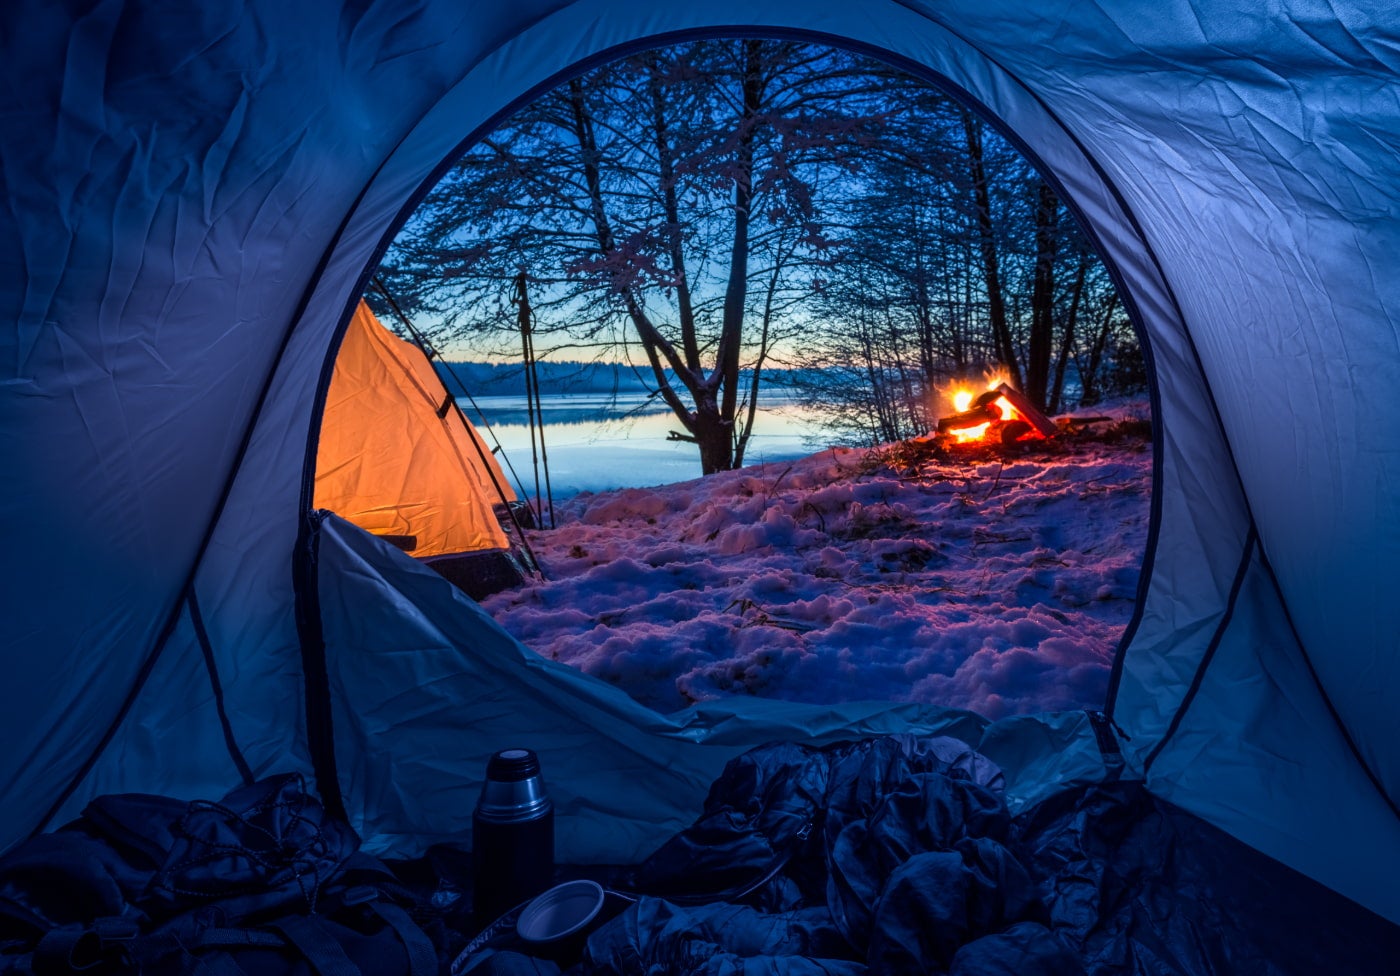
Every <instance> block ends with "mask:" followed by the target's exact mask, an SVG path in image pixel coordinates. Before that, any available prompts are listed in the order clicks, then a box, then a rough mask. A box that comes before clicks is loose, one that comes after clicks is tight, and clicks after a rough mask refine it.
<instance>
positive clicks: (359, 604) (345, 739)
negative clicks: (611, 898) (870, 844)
mask: <svg viewBox="0 0 1400 976" xmlns="http://www.w3.org/2000/svg"><path fill="white" fill-rule="evenodd" d="M318 552H319V561H318V571H319V572H320V575H321V604H322V610H323V612H324V614H325V621H326V625H325V641H326V658H327V663H328V670H329V672H330V683H331V686H332V689H333V691H334V698H333V702H334V705H335V714H334V721H335V729H336V760H337V765H338V767H339V772H340V777H341V782H342V786H343V787H344V791H345V798H346V805H347V808H348V811H349V815H350V817H351V822H352V824H353V825H354V827H355V829H356V830H357V831H358V832H359V833H360V835H361V836H362V837H364V838H365V839H366V849H368V850H370V851H371V852H372V853H377V854H378V853H392V854H413V853H418V852H421V851H422V850H423V849H424V848H425V847H427V846H428V845H430V844H432V843H435V842H438V841H451V842H456V843H470V835H471V817H472V810H473V808H474V807H475V805H476V801H477V798H478V795H479V794H480V791H481V784H482V781H483V779H484V776H485V772H486V762H487V760H488V759H490V757H491V755H492V754H493V753H495V752H497V751H499V750H501V749H506V748H511V747H513V746H517V747H518V746H520V745H522V744H523V745H526V746H528V748H530V749H532V750H534V752H535V753H536V754H537V755H538V756H539V759H540V765H541V767H542V768H543V770H544V778H545V783H546V785H547V788H548V790H549V793H550V796H551V798H552V799H553V801H554V805H555V835H556V836H555V848H556V850H557V851H558V852H559V855H560V857H561V858H562V859H563V860H565V861H572V862H575V863H580V862H582V863H587V862H600V861H611V862H615V863H630V862H633V861H636V860H638V859H639V858H640V857H641V856H642V855H644V854H645V853H646V852H647V851H649V850H651V849H652V848H654V847H656V846H657V845H658V844H660V843H661V842H662V841H663V840H665V839H666V838H667V837H668V836H670V835H671V834H673V833H674V832H676V831H677V830H679V829H681V828H682V827H684V826H685V825H686V824H687V823H688V822H689V821H690V820H691V819H692V818H693V817H694V813H695V810H696V809H697V808H698V807H699V805H700V803H701V801H702V800H703V799H704V796H705V791H706V789H707V788H708V786H709V784H710V782H711V781H712V780H713V779H714V778H715V777H716V776H717V775H718V774H719V772H720V770H722V769H723V768H724V764H725V763H726V762H727V761H728V760H729V759H731V758H733V757H734V756H736V755H738V754H739V753H741V752H743V751H745V750H746V749H748V748H750V747H751V745H752V743H753V741H754V739H755V738H757V739H759V740H760V741H768V740H773V739H797V740H802V741H811V742H830V741H836V740H839V739H843V738H851V737H855V736H861V735H871V734H881V733H888V732H896V731H902V730H904V729H906V728H912V729H916V730H919V731H922V732H925V733H928V734H934V733H939V734H945V735H953V736H957V737H958V738H960V739H963V740H964V741H971V742H976V741H977V740H978V739H979V738H980V737H981V735H982V731H983V729H984V727H985V726H986V722H985V720H983V719H980V718H978V717H977V716H975V715H973V714H971V713H970V712H963V711H958V710H956V709H939V708H930V707H927V706H915V705H910V704H894V703H879V704H876V703H869V702H866V703H859V702H858V703H852V704H848V705H830V706H817V705H800V704H793V703H788V702H764V701H759V700H757V699H751V698H747V699H746V698H738V699H727V700H721V701H715V702H707V703H704V704H701V705H696V706H693V707H691V708H689V709H686V710H685V711H682V712H677V713H675V714H672V715H668V716H663V715H658V714H657V713H655V712H653V711H651V710H650V709H647V708H643V707H642V706H640V705H638V704H637V703H636V702H634V701H632V699H630V698H628V697H627V696H626V694H624V693H623V692H621V691H620V690H618V689H617V688H615V687H613V686H612V685H609V684H606V683H604V682H602V681H600V680H598V679H596V678H593V677H590V676H589V675H586V674H582V673H580V672H578V671H576V670H574V669H573V668H570V667H567V666H565V665H563V664H559V663H558V662H555V661H549V660H546V659H544V658H542V657H540V656H539V655H537V654H535V653H533V652H532V651H530V650H529V649H527V648H526V647H524V646H523V645H522V644H520V643H519V642H518V641H516V640H515V639H514V638H513V637H511V636H510V635H509V634H507V633H506V632H505V631H504V630H502V629H501V627H500V625H499V624H497V623H496V622H495V621H494V620H492V619H491V618H490V617H489V616H488V615H487V614H486V612H485V611H483V610H482V609H481V608H480V607H479V606H477V605H476V604H475V603H474V602H472V601H471V600H470V599H468V598H467V597H465V596H463V595H462V593H461V592H460V591H459V590H457V589H456V588H455V587H453V586H452V584H450V583H448V582H447V581H446V580H445V579H443V578H442V577H441V576H439V575H438V574H437V573H435V572H433V571H432V570H431V569H429V568H427V567H425V566H423V565H421V564H420V563H418V562H416V561H415V560H413V559H411V558H409V557H408V556H406V555H404V554H403V553H402V552H399V551H398V550H397V549H395V548H393V547H392V546H390V545H389V544H388V543H385V542H384V541H382V540H380V539H376V538H375V537H373V536H371V535H368V534H367V533H365V532H362V531H361V530H359V529H357V528H355V527H354V526H352V525H350V524H349V523H347V522H345V521H343V520H341V519H338V518H336V517H334V516H328V517H326V519H325V520H324V521H323V522H322V523H321V527H320V539H319V542H318ZM405 605H408V606H412V607H414V608H415V613H414V614H413V616H411V617H405V616H403V615H401V614H400V612H399V610H398V608H400V607H403V606H405ZM542 715H548V716H549V717H550V718H549V721H548V722H541V721H540V716H542Z"/></svg>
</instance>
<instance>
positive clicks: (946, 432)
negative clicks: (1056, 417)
mask: <svg viewBox="0 0 1400 976" xmlns="http://www.w3.org/2000/svg"><path fill="white" fill-rule="evenodd" d="M944 395H945V396H946V397H947V398H948V400H949V401H950V402H951V404H952V407H953V410H954V413H952V414H951V415H949V416H946V417H942V418H940V419H939V421H938V436H939V437H940V438H946V439H947V440H948V442H950V443H952V444H975V443H979V442H983V441H988V440H996V441H999V442H1000V443H1002V444H1011V443H1014V442H1016V441H1027V440H1044V439H1046V438H1049V437H1054V436H1055V433H1056V428H1055V424H1054V422H1053V421H1051V420H1050V418H1049V417H1046V416H1045V414H1043V413H1041V412H1040V411H1039V410H1037V409H1036V408H1035V406H1034V405H1033V404H1032V403H1031V402H1030V401H1029V400H1027V399H1026V398H1025V396H1023V395H1022V394H1021V393H1020V392H1019V391H1017V390H1015V389H1013V388H1012V387H1011V386H1010V385H1009V384H1007V382H1006V381H1005V379H1004V377H1003V376H1002V375H1001V374H996V375H993V376H991V377H989V378H988V380H987V386H986V389H985V390H984V391H983V392H981V393H975V392H974V391H973V390H971V389H969V388H968V386H967V385H965V384H962V383H958V384H954V386H953V387H952V388H951V389H950V390H947V391H945V393H944Z"/></svg>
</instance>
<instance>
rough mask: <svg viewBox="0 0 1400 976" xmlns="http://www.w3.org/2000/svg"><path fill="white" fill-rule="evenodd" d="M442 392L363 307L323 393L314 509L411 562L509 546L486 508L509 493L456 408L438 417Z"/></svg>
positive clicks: (424, 361)
mask: <svg viewBox="0 0 1400 976" xmlns="http://www.w3.org/2000/svg"><path fill="white" fill-rule="evenodd" d="M448 396H449V395H448V393H447V391H446V390H445V389H444V388H443V385H442V381H441V380H439V379H438V376H437V373H436V372H435V371H434V370H433V366H432V364H431V363H430V362H428V358H427V356H425V355H424V354H423V352H422V350H420V349H419V348H418V347H416V346H414V345H413V344H412V343H409V342H406V341H404V340H403V339H400V338H398V337H397V336H395V335H393V334H392V333H390V332H389V330H388V329H386V328H384V325H383V323H381V322H380V321H379V320H378V319H377V318H375V315H374V313H373V312H371V311H370V308H369V306H368V305H367V304H365V302H364V301H361V302H360V303H359V305H357V306H356V307H355V314H354V315H353V316H351V318H350V325H349V326H348V327H347V328H346V330H345V337H344V338H343V339H342V340H341V344H340V349H339V351H338V352H337V353H336V359H335V371H334V372H333V373H332V374H331V385H330V389H329V391H328V392H327V394H326V406H325V412H324V414H323V415H322V418H321V433H320V443H319V445H318V450H317V455H316V493H315V505H316V507H317V508H324V509H328V510H330V511H332V512H335V513H336V514H337V515H340V516H341V517H342V518H345V519H347V520H348V521H350V522H353V523H354V524H355V525H358V526H359V527H360V528H362V529H364V530H366V531H367V532H373V533H374V534H375V535H396V536H400V537H402V538H403V539H404V543H403V544H402V545H401V546H400V548H402V549H403V550H404V551H405V552H407V553H408V554H409V555H411V556H420V557H421V556H440V555H444V554H447V553H458V552H475V551H476V550H479V549H505V548H507V547H508V545H509V540H508V539H507V538H506V534H505V532H504V531H502V529H501V526H500V523H499V522H498V521H497V520H496V516H495V513H494V512H493V511H492V507H493V506H494V505H495V504H496V503H497V502H509V501H513V500H514V498H515V495H514V492H512V491H511V490H510V487H509V483H508V482H507V481H506V478H505V475H504V473H503V472H502V471H501V466H500V464H499V463H498V462H497V461H496V459H495V457H494V456H493V455H492V454H491V452H490V450H489V449H488V448H487V447H486V446H485V443H484V442H483V441H482V440H481V435H480V434H478V433H477V432H476V431H475V429H473V428H472V426H471V425H470V424H469V423H468V422H467V420H466V418H465V417H463V416H462V412H461V411H460V410H458V409H457V407H456V406H455V405H453V404H449V405H448V409H447V410H446V411H445V412H444V413H442V415H441V416H440V415H439V412H440V408H441V407H442V405H443V404H444V401H445V400H446V399H447V398H448ZM498 486H499V487H498ZM502 495H504V496H505V497H502ZM409 540H412V541H409Z"/></svg>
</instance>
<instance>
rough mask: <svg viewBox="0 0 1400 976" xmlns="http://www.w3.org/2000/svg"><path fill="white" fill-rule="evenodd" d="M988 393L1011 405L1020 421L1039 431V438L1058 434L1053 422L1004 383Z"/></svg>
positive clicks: (1023, 396) (1022, 395)
mask: <svg viewBox="0 0 1400 976" xmlns="http://www.w3.org/2000/svg"><path fill="white" fill-rule="evenodd" d="M988 392H990V393H993V394H995V395H997V396H1000V397H1005V398H1006V402H1007V403H1009V404H1011V406H1012V407H1013V408H1014V409H1015V411H1016V414H1017V415H1018V416H1019V417H1020V418H1021V419H1022V420H1024V421H1026V422H1027V423H1028V424H1030V425H1031V426H1032V427H1034V428H1035V429H1036V430H1038V431H1040V436H1042V437H1054V436H1055V435H1056V434H1057V433H1058V432H1059V428H1058V427H1056V426H1055V422H1054V421H1053V420H1051V419H1050V418H1049V417H1047V416H1045V414H1043V413H1041V412H1040V411H1039V410H1037V409H1036V408H1035V405H1034V404H1032V403H1031V402H1030V401H1029V400H1027V399H1026V397H1025V395H1024V394H1022V393H1021V391H1020V390H1013V389H1012V388H1011V387H1009V386H1007V385H1006V384H1005V383H1002V384H1001V385H1000V386H998V387H997V388H996V389H995V390H990V391H988ZM983 396H986V394H985V393H984V394H983Z"/></svg>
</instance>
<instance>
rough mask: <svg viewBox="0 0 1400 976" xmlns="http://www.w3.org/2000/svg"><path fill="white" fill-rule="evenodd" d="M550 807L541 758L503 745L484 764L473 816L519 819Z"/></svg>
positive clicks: (540, 813) (501, 820)
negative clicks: (502, 747) (481, 782)
mask: <svg viewBox="0 0 1400 976" xmlns="http://www.w3.org/2000/svg"><path fill="white" fill-rule="evenodd" d="M551 809H553V804H551V803H550V802H549V796H548V795H547V794H546V793H545V791H544V780H543V779H541V777H540V761H539V759H538V758H536V757H535V754H534V753H533V752H531V751H530V750H529V749H504V750H502V751H501V752H498V753H496V754H495V755H494V756H492V757H491V759H490V761H489V762H488V763H487V764H486V782H485V783H483V784H482V785H481V799H480V800H478V801H477V804H476V816H478V817H481V818H482V819H484V820H491V821H495V822H497V823H519V822H522V821H526V820H534V819H535V818H537V817H542V816H544V815H545V814H546V813H547V812H548V811H550V810H551Z"/></svg>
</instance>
